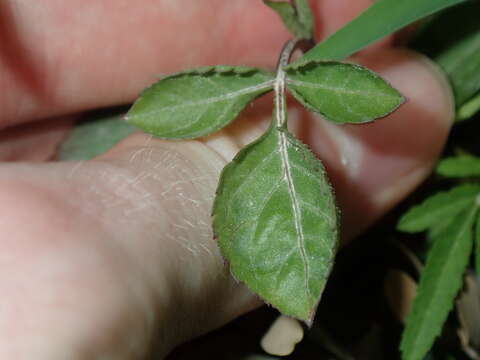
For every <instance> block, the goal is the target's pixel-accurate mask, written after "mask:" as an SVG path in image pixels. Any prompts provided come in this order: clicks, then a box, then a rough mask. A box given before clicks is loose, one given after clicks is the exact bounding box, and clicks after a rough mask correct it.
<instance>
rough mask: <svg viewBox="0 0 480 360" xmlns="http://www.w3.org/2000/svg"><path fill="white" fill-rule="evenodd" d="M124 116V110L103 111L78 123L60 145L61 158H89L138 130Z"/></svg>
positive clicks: (66, 159) (63, 159)
mask: <svg viewBox="0 0 480 360" xmlns="http://www.w3.org/2000/svg"><path fill="white" fill-rule="evenodd" d="M122 110H124V109H122ZM122 116H123V112H122V113H121V114H119V113H112V112H111V111H110V112H109V111H101V112H97V113H96V114H94V115H93V116H91V118H90V119H88V120H85V121H82V122H81V123H78V124H76V125H75V128H74V129H73V131H72V132H71V133H70V134H69V135H68V137H67V138H66V139H65V141H64V142H63V144H62V145H61V146H60V149H59V155H58V157H59V159H60V160H62V161H70V160H89V159H93V158H94V157H95V156H98V155H100V154H103V153H104V152H105V151H107V150H109V149H110V148H111V147H113V146H114V145H115V144H117V143H118V142H119V141H121V140H123V139H124V138H126V137H127V136H128V135H130V134H132V133H133V132H135V131H136V130H137V129H136V128H135V127H134V126H132V125H129V124H127V123H126V122H125V121H123V118H122Z"/></svg>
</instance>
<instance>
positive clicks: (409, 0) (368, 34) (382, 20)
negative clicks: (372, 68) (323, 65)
mask: <svg viewBox="0 0 480 360" xmlns="http://www.w3.org/2000/svg"><path fill="white" fill-rule="evenodd" d="M464 1H466V0H401V1H400V0H379V1H376V2H375V3H374V4H373V5H372V6H370V7H369V8H368V9H367V10H366V11H365V12H363V13H362V14H361V15H360V16H359V17H357V18H356V19H355V20H353V21H351V22H350V23H348V24H347V25H346V26H344V27H343V28H341V29H340V30H338V31H337V32H336V33H334V34H333V35H331V36H330V37H329V38H327V39H326V40H324V41H323V42H321V43H320V44H318V45H317V46H315V47H314V48H313V49H312V50H310V51H309V52H307V53H306V54H305V56H303V57H302V58H301V59H299V60H297V61H296V62H295V63H293V64H292V65H291V66H292V67H295V66H296V65H298V64H302V63H304V62H305V61H311V60H342V59H345V58H346V57H348V56H349V55H352V54H353V53H355V52H357V51H359V50H361V49H363V48H364V47H366V46H368V45H370V44H372V43H373V42H375V41H377V40H380V39H381V38H383V37H385V36H387V35H389V34H391V33H393V32H395V31H397V30H399V29H400V28H402V27H404V26H406V25H408V24H410V23H412V22H414V21H416V20H418V19H421V18H423V17H425V16H428V15H430V14H433V13H435V12H437V11H439V10H442V9H444V8H447V7H449V6H452V5H455V4H459V3H461V2H464Z"/></svg>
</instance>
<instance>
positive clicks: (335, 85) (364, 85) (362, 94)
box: [287, 61, 404, 124]
mask: <svg viewBox="0 0 480 360" xmlns="http://www.w3.org/2000/svg"><path fill="white" fill-rule="evenodd" d="M287 84H288V89H289V90H290V91H291V92H292V94H293V95H294V96H295V98H297V100H299V101H300V102H301V103H302V104H304V105H305V106H306V107H308V108H309V109H311V110H313V111H317V112H319V113H320V114H322V115H323V116H324V117H326V118H327V119H328V120H330V121H333V122H336V123H339V124H343V123H365V122H368V121H372V120H374V119H376V118H379V117H382V116H385V115H388V114H389V113H391V112H392V111H393V110H395V109H396V108H398V107H399V106H400V105H401V104H402V103H403V101H404V98H403V96H402V95H401V94H400V93H399V92H398V91H397V90H396V89H394V88H393V87H391V86H390V85H389V84H388V83H387V82H386V81H385V80H383V79H382V78H381V77H380V76H379V75H377V74H375V73H374V72H372V71H371V70H368V69H367V68H365V67H363V66H360V65H355V64H347V63H340V62H334V61H324V62H323V61H320V62H309V63H306V64H304V65H303V66H300V67H297V68H295V69H288V70H287Z"/></svg>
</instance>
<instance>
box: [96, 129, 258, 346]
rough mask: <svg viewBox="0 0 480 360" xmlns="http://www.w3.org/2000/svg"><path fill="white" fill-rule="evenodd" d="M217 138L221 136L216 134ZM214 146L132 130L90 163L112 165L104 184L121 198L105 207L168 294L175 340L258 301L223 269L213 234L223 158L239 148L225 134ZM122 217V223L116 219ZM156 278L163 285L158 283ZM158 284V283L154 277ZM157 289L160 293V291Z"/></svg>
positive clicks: (218, 322) (139, 259) (214, 324)
mask: <svg viewBox="0 0 480 360" xmlns="http://www.w3.org/2000/svg"><path fill="white" fill-rule="evenodd" d="M220 137H221V136H220ZM217 148H218V149H220V150H219V152H217V150H214V149H213V148H212V147H211V146H208V145H206V144H204V143H202V142H200V141H182V142H174V141H163V140H159V139H156V138H152V137H151V136H150V135H146V134H140V133H138V134H134V135H132V136H130V137H129V138H127V139H126V140H124V141H123V142H122V143H121V144H119V145H118V146H116V147H115V148H113V149H112V150H110V151H109V152H107V153H105V154H104V155H102V156H101V157H99V158H97V159H96V160H94V162H102V163H104V162H107V163H108V166H109V167H111V166H112V165H113V166H114V169H116V170H115V175H114V176H111V175H110V176H109V177H110V178H111V179H115V178H116V179H117V180H116V181H115V183H113V184H110V185H109V187H110V188H112V189H116V190H115V191H114V194H113V196H114V197H115V198H117V199H118V198H121V199H124V200H123V201H125V203H123V204H119V203H117V205H118V206H116V208H117V209H113V208H112V207H110V209H109V210H108V211H109V215H108V217H109V219H111V221H112V222H113V223H114V224H115V225H114V227H115V229H114V231H115V232H116V233H117V234H126V233H132V234H134V235H133V236H132V237H131V238H135V239H136V241H135V243H133V242H130V244H128V245H127V246H129V252H130V253H131V254H132V255H133V257H134V258H135V259H136V262H137V265H138V266H140V267H143V268H144V273H145V274H146V277H147V278H148V279H149V281H150V282H151V284H152V287H153V288H157V289H159V290H158V292H159V293H158V294H157V295H158V296H159V297H164V294H168V304H167V308H168V313H169V314H170V316H169V319H170V320H169V321H167V322H166V323H170V324H175V326H174V327H173V328H175V329H176V330H175V331H176V337H175V339H173V342H174V343H176V342H179V341H183V340H186V339H188V338H191V337H193V336H198V335H200V334H202V333H204V332H207V331H210V330H213V329H214V328H217V327H219V326H221V325H223V324H224V323H226V322H228V321H230V320H232V319H234V318H235V317H237V316H239V315H241V314H243V313H245V312H247V311H250V310H252V309H253V308H254V307H257V306H259V305H260V304H261V302H260V301H259V300H258V298H257V297H256V296H255V295H254V294H253V293H251V292H250V291H249V290H248V289H246V287H244V286H243V285H241V284H239V283H238V282H237V281H235V280H234V279H233V278H232V277H231V276H230V274H229V270H228V268H227V267H226V266H225V263H224V260H223V258H222V256H221V254H220V251H219V248H218V246H217V243H216V241H215V239H214V237H213V232H212V226H211V211H212V205H213V200H214V194H215V189H216V186H217V182H218V179H219V177H220V172H221V170H222V168H223V167H224V166H225V165H226V163H227V159H229V157H230V156H231V154H233V153H234V152H237V151H238V150H239V147H238V145H236V144H235V143H234V142H233V141H231V140H230V138H229V137H227V136H224V137H223V139H222V144H221V146H218V147H217ZM125 217H126V218H128V221H126V222H125V221H122V220H121V219H122V218H123V219H125ZM159 277H161V278H162V279H163V280H164V282H165V283H164V284H163V285H162V286H161V287H160V288H159V286H158V284H159ZM160 283H161V282H160ZM162 292H163V294H162Z"/></svg>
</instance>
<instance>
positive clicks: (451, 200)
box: [397, 184, 480, 233]
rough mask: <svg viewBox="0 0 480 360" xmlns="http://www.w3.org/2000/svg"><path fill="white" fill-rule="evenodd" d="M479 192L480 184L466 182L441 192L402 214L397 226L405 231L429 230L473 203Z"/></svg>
mask: <svg viewBox="0 0 480 360" xmlns="http://www.w3.org/2000/svg"><path fill="white" fill-rule="evenodd" d="M478 194H480V184H464V185H460V186H457V187H455V188H453V189H452V190H449V191H444V192H439V193H437V194H435V195H433V196H431V197H429V198H428V199H426V200H425V201H424V202H423V203H421V204H420V205H417V206H414V207H413V208H411V209H410V210H409V211H408V212H407V213H406V214H404V215H403V216H402V218H401V219H400V221H399V223H398V225H397V228H398V230H400V231H405V232H420V231H424V230H427V229H428V228H429V227H434V226H436V225H437V224H438V223H441V222H444V221H447V220H448V219H450V218H452V217H453V216H454V215H456V214H457V213H458V212H460V211H462V210H463V209H465V208H466V207H468V206H470V205H472V204H473V203H474V201H475V198H476V197H477V196H478ZM443 231H444V230H443ZM443 231H442V233H443Z"/></svg>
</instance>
